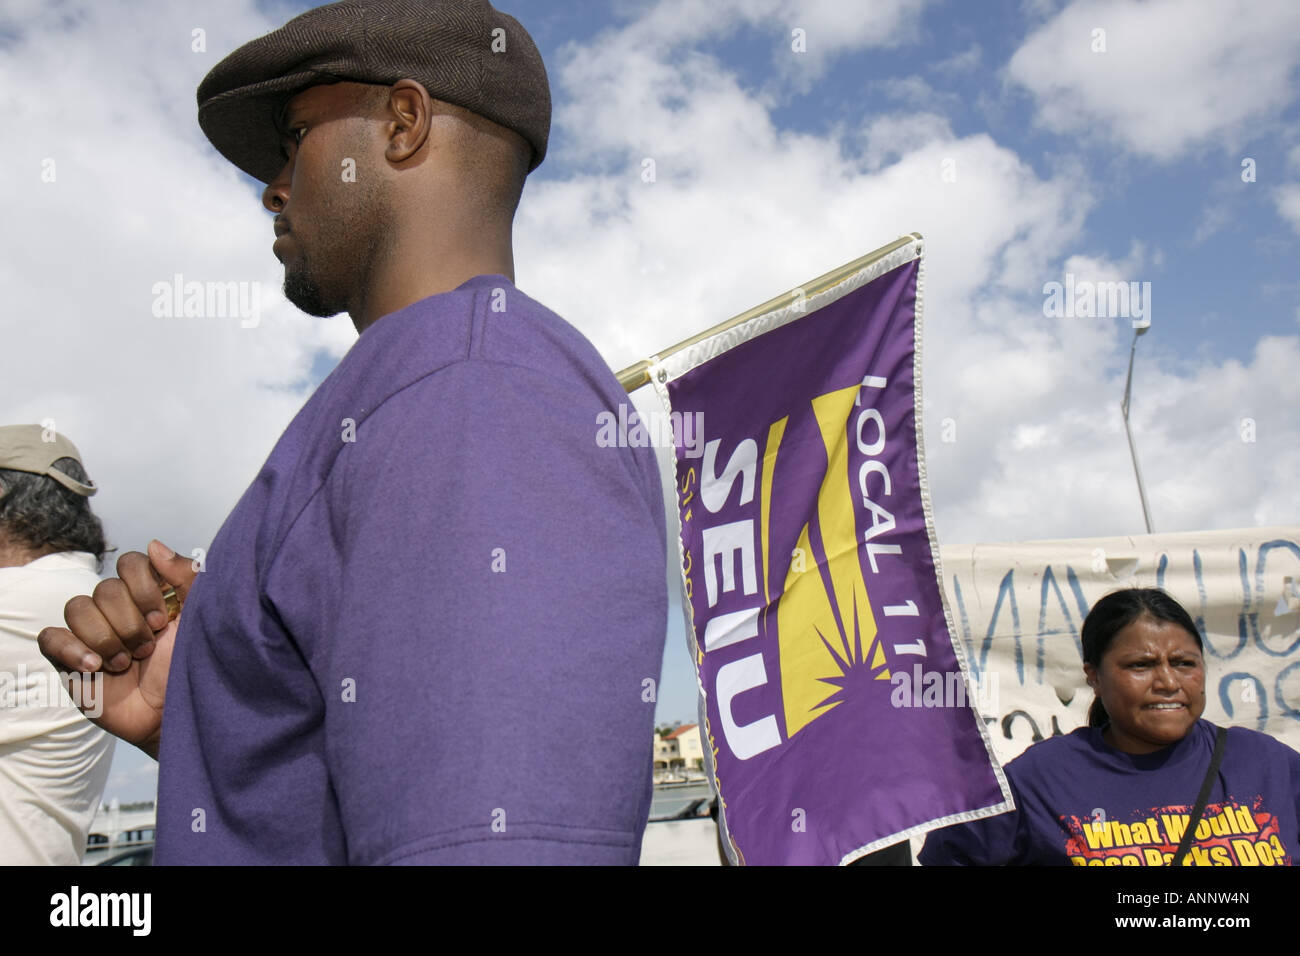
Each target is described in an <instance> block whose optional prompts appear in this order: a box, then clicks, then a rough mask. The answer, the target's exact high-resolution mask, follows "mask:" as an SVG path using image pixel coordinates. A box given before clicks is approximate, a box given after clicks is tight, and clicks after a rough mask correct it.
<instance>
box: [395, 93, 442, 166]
mask: <svg viewBox="0 0 1300 956" xmlns="http://www.w3.org/2000/svg"><path fill="white" fill-rule="evenodd" d="M388 113H389V117H388V123H387V126H386V127H385V129H386V130H387V132H388V146H387V147H386V148H385V150H384V156H385V157H386V158H387V159H388V161H389V162H390V163H395V164H396V163H403V162H405V161H406V160H408V159H410V158H411V157H412V156H414V155H415V154H416V153H418V152H419V151H420V148H421V147H422V146H424V143H425V140H427V139H428V138H429V127H430V122H431V119H432V116H433V103H432V101H431V100H430V98H429V91H428V90H426V89H425V88H424V87H423V86H422V85H421V84H419V83H417V82H416V81H415V80H398V81H397V82H396V83H394V84H393V85H392V87H391V88H390V90H389V94H388Z"/></svg>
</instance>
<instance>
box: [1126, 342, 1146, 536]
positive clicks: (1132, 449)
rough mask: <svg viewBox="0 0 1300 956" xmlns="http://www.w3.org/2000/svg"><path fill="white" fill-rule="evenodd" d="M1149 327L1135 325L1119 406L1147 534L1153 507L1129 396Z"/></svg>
mask: <svg viewBox="0 0 1300 956" xmlns="http://www.w3.org/2000/svg"><path fill="white" fill-rule="evenodd" d="M1149 328H1151V323H1150V322H1149V321H1147V322H1144V323H1143V324H1142V325H1135V326H1134V327H1133V347H1132V348H1131V349H1129V353H1128V378H1127V380H1126V381H1125V382H1124V401H1123V402H1121V403H1120V406H1119V408H1120V411H1121V412H1123V414H1124V432H1125V434H1127V435H1128V450H1129V453H1130V454H1131V455H1132V456H1133V473H1134V474H1135V475H1137V483H1138V496H1139V497H1141V499H1142V517H1143V519H1144V520H1145V521H1146V523H1147V534H1152V533H1154V531H1153V529H1152V527H1151V509H1150V508H1149V507H1147V490H1146V487H1145V486H1144V485H1143V484H1142V468H1141V466H1139V465H1138V453H1137V446H1136V445H1134V444H1133V429H1132V428H1131V427H1129V423H1128V410H1129V398H1130V397H1131V396H1132V393H1133V359H1134V358H1135V357H1136V356H1137V347H1138V336H1139V335H1145V334H1146V331H1147V330H1148V329H1149Z"/></svg>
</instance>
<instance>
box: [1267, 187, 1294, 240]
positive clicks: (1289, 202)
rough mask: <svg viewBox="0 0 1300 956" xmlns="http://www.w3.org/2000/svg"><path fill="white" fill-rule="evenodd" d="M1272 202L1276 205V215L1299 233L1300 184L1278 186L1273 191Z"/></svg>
mask: <svg viewBox="0 0 1300 956" xmlns="http://www.w3.org/2000/svg"><path fill="white" fill-rule="evenodd" d="M1273 201H1274V203H1275V204H1276V205H1277V213H1278V215H1279V216H1281V217H1282V218H1283V219H1285V220H1286V221H1287V222H1289V223H1290V224H1291V228H1292V229H1294V230H1295V231H1296V232H1297V233H1300V183H1288V184H1286V185H1285V186H1279V187H1278V188H1277V189H1275V190H1274V191H1273Z"/></svg>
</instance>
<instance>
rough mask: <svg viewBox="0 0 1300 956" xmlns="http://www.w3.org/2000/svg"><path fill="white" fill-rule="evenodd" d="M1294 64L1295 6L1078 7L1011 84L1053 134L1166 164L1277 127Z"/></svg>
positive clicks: (1056, 20)
mask: <svg viewBox="0 0 1300 956" xmlns="http://www.w3.org/2000/svg"><path fill="white" fill-rule="evenodd" d="M1096 30H1102V31H1104V40H1105V52H1094V51H1093V46H1094V31H1096ZM1298 64H1300V5H1296V4H1294V3H1291V2H1289V0H1274V2H1248V0H1200V2H1190V0H1152V2H1149V3H1141V4H1138V3H1129V2H1125V0H1076V2H1074V3H1071V4H1070V5H1069V6H1068V7H1066V8H1065V9H1064V10H1062V11H1061V12H1060V13H1059V14H1057V15H1056V16H1055V17H1053V18H1052V19H1051V20H1050V21H1049V22H1047V23H1046V24H1044V25H1043V26H1042V27H1040V28H1039V29H1037V30H1035V31H1034V32H1033V33H1032V34H1030V36H1029V37H1028V38H1027V39H1026V40H1025V42H1024V44H1023V45H1022V46H1021V47H1020V49H1018V50H1017V51H1016V53H1015V54H1014V55H1013V56H1012V58H1011V60H1010V62H1009V63H1008V65H1007V75H1008V76H1009V78H1010V79H1011V80H1012V81H1013V82H1015V83H1017V84H1020V85H1021V86H1024V87H1027V88H1028V90H1029V91H1030V93H1032V94H1033V96H1034V99H1035V102H1036V104H1037V109H1038V113H1037V116H1038V120H1039V122H1041V123H1042V124H1043V125H1045V126H1047V127H1048V128H1049V129H1052V130H1054V131H1056V132H1059V133H1063V134H1070V135H1075V136H1078V137H1080V138H1086V139H1087V140H1089V141H1091V140H1093V139H1095V138H1096V137H1098V136H1101V137H1105V138H1106V139H1109V140H1112V141H1115V142H1117V143H1119V144H1120V145H1122V146H1124V147H1125V148H1127V149H1129V150H1132V151H1133V152H1135V153H1138V154H1140V155H1143V156H1148V157H1151V158H1154V159H1157V160H1161V161H1169V160H1172V159H1174V158H1176V157H1178V156H1179V155H1181V154H1183V153H1184V152H1185V151H1186V150H1188V149H1190V148H1192V147H1194V146H1198V145H1201V144H1205V143H1219V142H1223V141H1225V140H1227V141H1231V140H1233V139H1235V138H1236V137H1238V136H1239V135H1240V131H1241V129H1242V127H1243V126H1244V124H1246V123H1247V122H1248V121H1259V120H1261V119H1266V118H1275V117H1276V116H1277V115H1278V114H1279V113H1280V111H1281V110H1282V109H1283V108H1284V107H1286V106H1287V105H1288V104H1290V103H1291V102H1293V101H1294V98H1295V92H1296V88H1295V84H1294V83H1293V76H1292V74H1293V72H1294V71H1295V69H1296V67H1297V65H1298Z"/></svg>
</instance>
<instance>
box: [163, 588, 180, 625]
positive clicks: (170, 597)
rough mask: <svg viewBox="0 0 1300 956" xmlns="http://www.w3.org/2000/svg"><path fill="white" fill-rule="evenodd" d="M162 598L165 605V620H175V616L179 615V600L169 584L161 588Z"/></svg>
mask: <svg viewBox="0 0 1300 956" xmlns="http://www.w3.org/2000/svg"><path fill="white" fill-rule="evenodd" d="M162 596H163V601H164V602H166V604H167V620H169V621H174V620H176V616H177V615H178V614H180V613H181V599H180V597H178V596H177V594H176V589H175V588H174V587H172V586H171V585H170V584H169V585H167V586H166V587H164V588H163V593H162Z"/></svg>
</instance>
